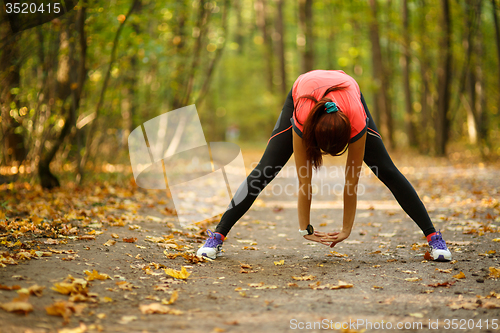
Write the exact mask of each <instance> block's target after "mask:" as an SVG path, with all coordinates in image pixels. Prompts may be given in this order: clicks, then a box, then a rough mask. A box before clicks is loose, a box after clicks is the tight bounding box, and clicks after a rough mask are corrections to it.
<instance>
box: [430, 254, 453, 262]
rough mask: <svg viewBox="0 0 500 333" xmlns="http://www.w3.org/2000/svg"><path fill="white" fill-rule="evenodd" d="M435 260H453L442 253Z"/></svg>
mask: <svg viewBox="0 0 500 333" xmlns="http://www.w3.org/2000/svg"><path fill="white" fill-rule="evenodd" d="M434 261H451V258H450V259H447V258H445V256H444V255H442V254H440V255H439V256H438V257H437V258H434Z"/></svg>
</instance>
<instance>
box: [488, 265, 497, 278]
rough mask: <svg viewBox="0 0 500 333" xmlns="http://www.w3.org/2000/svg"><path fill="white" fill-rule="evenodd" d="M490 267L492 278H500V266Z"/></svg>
mask: <svg viewBox="0 0 500 333" xmlns="http://www.w3.org/2000/svg"><path fill="white" fill-rule="evenodd" d="M489 269H490V275H489V277H490V278H494V279H498V278H500V267H498V268H496V267H490V268H489Z"/></svg>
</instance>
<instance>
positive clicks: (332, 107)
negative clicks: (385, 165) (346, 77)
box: [300, 86, 351, 168]
mask: <svg viewBox="0 0 500 333" xmlns="http://www.w3.org/2000/svg"><path fill="white" fill-rule="evenodd" d="M341 89H344V87H342V86H333V87H330V88H329V89H327V90H326V92H325V93H324V94H323V98H321V99H320V100H319V101H318V100H316V98H315V97H314V96H311V95H306V96H301V97H300V98H307V99H310V100H312V101H314V102H315V103H316V104H315V105H314V106H313V108H312V110H311V112H310V113H309V115H308V117H307V119H306V121H305V123H304V130H303V135H302V139H303V142H304V145H305V147H306V153H307V157H308V158H309V160H310V161H311V162H312V164H313V167H315V168H318V167H320V166H321V164H322V162H323V155H326V154H329V155H332V156H340V155H342V154H343V153H344V152H345V151H346V150H347V147H348V145H349V139H350V138H351V122H350V121H349V118H347V116H346V114H345V113H344V112H342V109H341V108H340V107H339V106H338V105H336V104H330V103H332V102H333V101H332V100H331V99H330V98H328V97H325V96H326V95H328V94H329V93H330V92H332V91H335V90H341ZM327 103H329V104H327Z"/></svg>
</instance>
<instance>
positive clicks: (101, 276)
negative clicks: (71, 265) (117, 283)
mask: <svg viewBox="0 0 500 333" xmlns="http://www.w3.org/2000/svg"><path fill="white" fill-rule="evenodd" d="M85 274H87V277H86V278H85V280H87V281H94V280H106V279H111V278H110V277H109V275H108V274H99V272H97V271H96V270H95V269H94V270H92V273H91V272H89V271H85Z"/></svg>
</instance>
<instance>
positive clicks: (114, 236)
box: [111, 234, 120, 239]
mask: <svg viewBox="0 0 500 333" xmlns="http://www.w3.org/2000/svg"><path fill="white" fill-rule="evenodd" d="M111 237H113V238H114V239H118V238H120V236H118V235H117V234H111Z"/></svg>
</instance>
